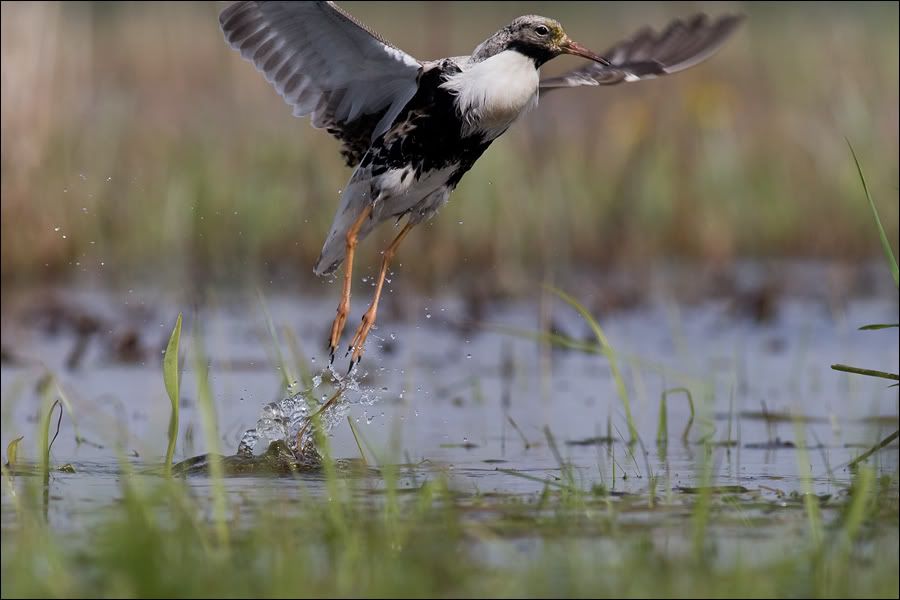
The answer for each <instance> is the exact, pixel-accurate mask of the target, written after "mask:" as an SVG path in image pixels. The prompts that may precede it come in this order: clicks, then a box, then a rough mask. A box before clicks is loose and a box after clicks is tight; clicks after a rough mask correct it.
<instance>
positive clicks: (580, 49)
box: [559, 38, 609, 66]
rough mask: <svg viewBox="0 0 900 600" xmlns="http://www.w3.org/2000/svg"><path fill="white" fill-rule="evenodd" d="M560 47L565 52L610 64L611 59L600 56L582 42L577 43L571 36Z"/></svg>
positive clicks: (602, 63)
mask: <svg viewBox="0 0 900 600" xmlns="http://www.w3.org/2000/svg"><path fill="white" fill-rule="evenodd" d="M559 49H560V50H562V51H563V52H565V53H566V54H572V55H573V56H581V57H582V58H587V59H590V60H592V61H594V62H598V63H600V64H601V65H606V66H609V61H608V60H606V59H605V58H603V57H602V56H600V55H599V54H595V53H593V52H591V51H590V50H588V49H587V48H585V47H584V46H582V45H581V44H576V43H575V42H573V41H572V40H570V39H569V38H566V40H565V41H564V42H563V43H562V44H560V45H559Z"/></svg>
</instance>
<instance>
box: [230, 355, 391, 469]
mask: <svg viewBox="0 0 900 600" xmlns="http://www.w3.org/2000/svg"><path fill="white" fill-rule="evenodd" d="M328 370H329V371H330V372H331V375H332V377H333V378H334V380H335V383H336V384H337V385H338V387H339V389H340V390H341V391H340V396H339V397H337V399H336V400H335V401H334V402H332V403H331V404H328V405H327V406H326V403H327V402H328V400H329V397H328V396H323V397H322V399H321V400H319V399H317V398H316V396H315V394H314V390H315V389H316V388H318V387H319V386H320V385H321V383H322V376H321V375H316V376H315V377H314V378H313V386H312V387H311V388H308V389H305V390H302V391H300V392H298V393H296V394H294V395H293V396H289V397H287V398H284V399H282V400H279V401H277V402H270V403H268V404H266V405H265V406H263V407H262V410H261V411H260V413H259V419H257V421H256V427H255V428H253V429H248V430H247V431H245V432H244V435H242V436H241V441H240V443H239V444H238V450H237V453H238V454H239V455H242V456H253V455H255V454H261V453H263V452H265V451H266V449H267V448H268V447H269V445H270V444H271V443H272V442H277V441H281V442H284V443H285V444H287V446H288V447H289V448H290V449H291V450H292V451H293V452H294V453H295V454H300V453H302V451H303V450H304V449H306V448H314V447H315V444H314V441H315V437H316V430H315V425H314V424H313V423H311V421H310V420H311V418H312V417H313V416H318V419H317V421H318V423H319V426H320V427H321V428H322V430H323V432H324V433H325V434H327V433H328V432H330V431H331V430H332V429H333V428H334V426H335V425H337V424H338V423H339V422H340V421H341V420H342V419H343V418H344V417H345V416H346V415H347V413H348V412H349V410H350V404H362V405H364V406H371V405H373V404H375V403H376V402H377V401H378V400H379V399H380V396H378V395H377V394H376V393H374V391H373V390H372V389H367V388H364V387H362V386H361V385H360V382H359V380H358V379H357V377H356V373H355V371H354V372H352V373H350V374H349V375H345V376H341V375H339V374H338V373H337V372H335V371H334V370H333V369H332V368H331V367H330V366H329V368H328ZM347 392H354V393H355V395H358V399H357V400H356V401H355V402H352V401H348V399H347V398H346V396H347ZM323 407H324V410H323ZM301 431H302V432H303V433H302V436H301V434H300V432H301ZM298 437H299V438H300V439H299V440H298ZM260 441H262V442H263V443H262V444H260V443H259V442H260ZM298 441H299V444H298ZM257 447H259V452H257V450H256V449H257Z"/></svg>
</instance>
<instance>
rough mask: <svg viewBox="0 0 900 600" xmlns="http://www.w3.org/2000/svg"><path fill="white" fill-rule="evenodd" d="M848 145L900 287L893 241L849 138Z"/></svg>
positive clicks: (895, 282) (895, 283)
mask: <svg viewBox="0 0 900 600" xmlns="http://www.w3.org/2000/svg"><path fill="white" fill-rule="evenodd" d="M847 145H848V146H850V154H852V155H853V162H854V163H856V171H857V172H858V173H859V180H860V181H861V182H862V186H863V191H864V192H865V193H866V199H867V200H868V201H869V207H870V208H871V209H872V216H873V217H874V218H875V226H876V227H878V237H880V238H881V248H882V250H884V256H885V258H887V261H888V265H889V266H890V268H891V275H892V276H893V277H894V285H896V286H897V288H898V289H900V270H898V268H897V259H896V258H894V251H893V250H892V249H891V243H890V241H888V237H887V234H886V233H885V232H884V227H882V225H881V218H880V217H879V216H878V208H876V206H875V201H874V200H873V199H872V194H870V193H869V185H868V184H867V183H866V177H865V175H863V171H862V167H861V166H860V164H859V158H857V156H856V150H854V149H853V144H851V143H850V140H847Z"/></svg>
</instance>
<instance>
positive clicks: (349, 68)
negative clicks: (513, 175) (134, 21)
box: [219, 1, 741, 370]
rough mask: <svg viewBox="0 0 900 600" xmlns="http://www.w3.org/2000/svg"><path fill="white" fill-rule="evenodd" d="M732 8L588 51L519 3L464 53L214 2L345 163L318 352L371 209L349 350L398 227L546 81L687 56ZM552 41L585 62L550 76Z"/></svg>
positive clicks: (331, 13)
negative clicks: (443, 52) (448, 54)
mask: <svg viewBox="0 0 900 600" xmlns="http://www.w3.org/2000/svg"><path fill="white" fill-rule="evenodd" d="M740 21H741V17H740V16H735V15H728V16H723V17H720V18H718V19H714V20H711V19H710V18H708V17H707V16H706V15H702V14H701V15H696V16H693V17H691V18H688V19H685V20H676V21H674V22H672V23H671V24H669V25H668V26H667V27H666V28H665V29H664V30H662V31H661V32H655V31H653V30H652V29H649V28H645V29H642V30H640V31H639V32H638V33H637V34H635V35H634V36H632V37H631V38H629V39H627V40H625V41H623V42H620V43H618V44H616V45H614V46H612V47H611V48H609V49H608V50H607V51H606V52H604V53H603V54H596V53H594V52H592V51H591V50H588V49H587V48H585V47H584V46H581V45H580V44H577V43H576V42H574V41H572V40H571V39H569V37H568V36H567V35H566V33H565V31H564V30H563V28H562V25H560V24H559V23H558V22H557V21H555V20H553V19H549V18H547V17H541V16H537V15H527V16H522V17H519V18H517V19H515V20H514V21H512V23H510V24H509V25H507V26H505V27H503V28H502V29H500V30H499V31H498V32H497V33H495V34H493V35H492V36H490V37H489V38H487V39H486V40H485V41H484V42H482V43H481V44H479V45H478V47H477V48H475V50H474V52H472V54H471V55H470V56H457V57H452V58H443V59H439V60H428V61H420V60H417V59H415V58H413V57H412V56H410V55H409V54H407V53H406V52H404V51H403V50H400V49H399V48H397V47H396V46H393V45H391V44H390V43H388V42H387V41H385V40H384V39H383V38H382V37H381V36H379V35H378V34H376V33H375V32H374V31H372V30H371V29H369V28H368V27H366V26H365V25H363V24H362V23H360V22H359V21H357V20H356V19H354V18H353V17H352V16H351V15H350V14H348V13H347V12H345V11H344V10H342V9H341V8H339V7H338V6H336V5H335V4H334V3H333V2H254V1H243V2H237V3H235V4H232V5H230V6H229V7H227V8H226V9H224V10H223V11H222V13H221V14H220V15H219V23H220V25H221V27H222V31H223V32H224V34H225V39H226V41H227V42H228V43H229V44H230V45H231V47H232V48H234V49H235V50H238V51H239V52H240V53H241V56H243V57H244V58H245V59H247V60H249V61H251V62H252V63H253V64H254V65H256V68H257V69H259V70H260V71H261V72H262V73H263V74H264V75H265V77H266V79H267V80H268V81H269V83H271V84H272V85H273V86H274V87H275V89H276V90H277V91H278V93H279V94H280V95H281V96H282V97H283V98H284V100H285V101H286V102H287V103H288V104H289V105H291V106H292V107H293V109H294V111H293V112H294V115H296V116H309V117H310V120H311V122H312V125H313V127H316V128H321V129H325V130H326V131H328V133H330V134H331V135H333V136H334V137H336V138H337V139H338V140H340V142H341V144H342V146H341V154H342V155H343V156H344V158H345V159H346V162H347V165H348V166H349V167H352V168H353V169H354V171H353V174H352V176H351V177H350V180H349V182H348V183H347V185H346V186H345V187H344V189H343V192H342V193H341V201H340V206H339V207H338V210H337V213H336V214H335V217H334V222H333V224H332V226H331V231H330V232H329V233H328V236H327V238H326V240H325V244H324V247H323V248H322V253H321V255H320V256H319V259H318V261H317V262H316V265H315V269H314V271H315V273H316V274H317V275H327V274H331V273H333V272H334V271H335V270H336V269H337V268H338V267H339V266H340V264H341V263H342V262H345V263H346V266H345V271H344V280H343V291H342V294H341V300H340V303H339V305H338V309H337V315H336V316H335V319H334V322H333V324H332V327H331V335H330V336H329V340H328V345H329V351H330V355H331V360H332V361H333V360H334V353H335V350H336V348H337V346H338V344H339V342H340V338H341V334H342V332H343V329H344V325H345V323H346V320H347V315H348V313H349V310H350V287H351V281H352V272H353V255H354V252H355V250H356V246H357V243H358V242H359V241H360V240H362V239H363V238H365V237H366V235H368V234H369V233H370V232H371V231H372V230H373V229H374V228H375V227H376V226H377V225H378V224H380V223H382V222H383V221H396V222H397V224H398V225H399V222H400V220H401V219H402V218H403V217H406V218H407V220H406V223H405V225H404V226H403V228H402V229H400V232H399V233H398V234H397V236H396V238H395V239H394V241H393V242H392V243H391V244H390V245H388V247H387V248H386V249H385V250H384V253H383V257H382V261H381V269H380V271H379V273H378V278H377V280H376V284H375V294H374V297H373V299H372V303H371V304H370V305H369V308H368V310H367V311H366V312H365V314H364V315H363V317H362V322H361V323H360V325H359V327H358V329H357V330H356V334H355V335H354V337H353V340H352V341H351V342H350V346H349V349H348V350H347V353H348V354H350V353H352V356H351V359H350V369H351V370H352V368H353V366H354V364H358V363H359V360H360V359H361V357H362V354H363V348H364V345H365V341H366V338H367V336H368V334H369V332H370V330H371V329H372V326H373V325H374V323H375V317H376V313H377V311H378V301H379V298H380V297H381V292H382V288H383V286H384V280H385V276H386V275H387V273H388V268H389V265H390V263H391V259H393V258H394V255H395V254H396V252H397V248H398V246H399V245H400V243H401V242H402V241H403V239H404V238H405V237H406V235H407V234H408V233H409V232H410V230H411V229H412V228H413V227H415V226H416V225H417V224H419V223H421V222H423V221H425V220H427V219H429V218H430V217H432V216H433V215H434V214H435V213H436V212H437V211H438V209H440V208H441V207H442V206H443V205H444V204H445V203H446V202H447V200H448V198H449V197H450V193H451V192H452V191H453V189H454V188H455V187H456V186H457V185H458V184H459V182H460V180H461V179H462V177H463V175H465V173H466V172H467V171H468V170H469V169H471V168H472V165H473V164H475V161H476V160H478V158H479V157H480V156H481V155H482V153H484V151H485V150H486V149H487V148H488V146H490V145H491V142H493V141H494V140H495V139H497V138H498V137H499V136H500V135H502V134H503V133H504V132H505V131H506V130H507V129H508V128H509V127H510V126H511V125H512V124H513V123H514V122H515V121H516V120H517V119H518V118H519V117H521V116H522V115H523V114H524V113H526V112H527V111H528V110H529V109H531V108H533V107H534V106H535V105H536V104H537V102H538V97H539V96H540V94H541V93H544V92H546V91H547V90H550V89H554V88H567V87H579V86H601V85H612V84H617V83H623V82H632V81H639V80H642V79H653V78H656V77H661V76H663V75H668V74H670V73H676V72H678V71H683V70H684V69H687V68H690V67H692V66H694V65H696V64H698V63H700V62H702V61H704V60H705V59H707V58H709V57H710V56H711V55H712V54H713V53H715V52H716V51H717V50H718V49H719V48H720V47H721V46H722V45H723V44H724V43H725V41H726V40H727V39H728V37H729V36H730V35H731V34H732V33H733V32H734V31H735V29H736V28H737V27H738V25H739V24H740ZM562 54H571V55H575V56H580V57H583V58H586V59H588V61H589V62H587V63H586V64H584V66H581V67H580V68H576V69H574V70H573V71H570V72H568V73H566V74H564V75H562V76H559V77H552V78H547V79H541V78H540V68H541V66H542V65H544V64H545V63H546V62H547V61H549V60H552V59H553V58H555V57H557V56H560V55H562Z"/></svg>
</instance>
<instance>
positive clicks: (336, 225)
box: [313, 172, 376, 276]
mask: <svg viewBox="0 0 900 600" xmlns="http://www.w3.org/2000/svg"><path fill="white" fill-rule="evenodd" d="M370 184H371V179H370V178H369V177H367V176H365V175H364V174H362V173H359V172H357V173H355V174H354V176H353V177H352V178H351V179H350V182H349V183H348V184H347V187H346V188H345V189H344V192H343V193H342V194H341V204H340V207H339V208H338V210H337V213H335V215H334V221H333V222H332V223H331V231H329V232H328V237H327V238H325V245H324V246H322V253H321V254H320V255H319V260H317V261H316V266H315V267H314V268H313V272H314V273H315V274H316V275H319V276H323V275H330V274H331V273H334V271H335V270H337V268H338V267H339V266H341V263H342V262H343V261H344V258H345V257H346V256H347V232H348V231H350V228H351V227H352V226H353V223H355V222H356V220H357V219H358V218H359V216H360V215H361V214H362V213H363V211H364V210H365V208H366V205H368V204H369V203H370V202H372V199H371V185H370ZM375 225H376V220H375V219H374V218H371V217H370V218H368V219H366V220H365V222H364V223H363V224H362V227H360V229H359V233H358V234H357V240H359V241H362V240H363V239H364V238H365V237H366V236H367V235H368V234H369V232H371V231H372V229H373V228H374V227H375Z"/></svg>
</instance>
